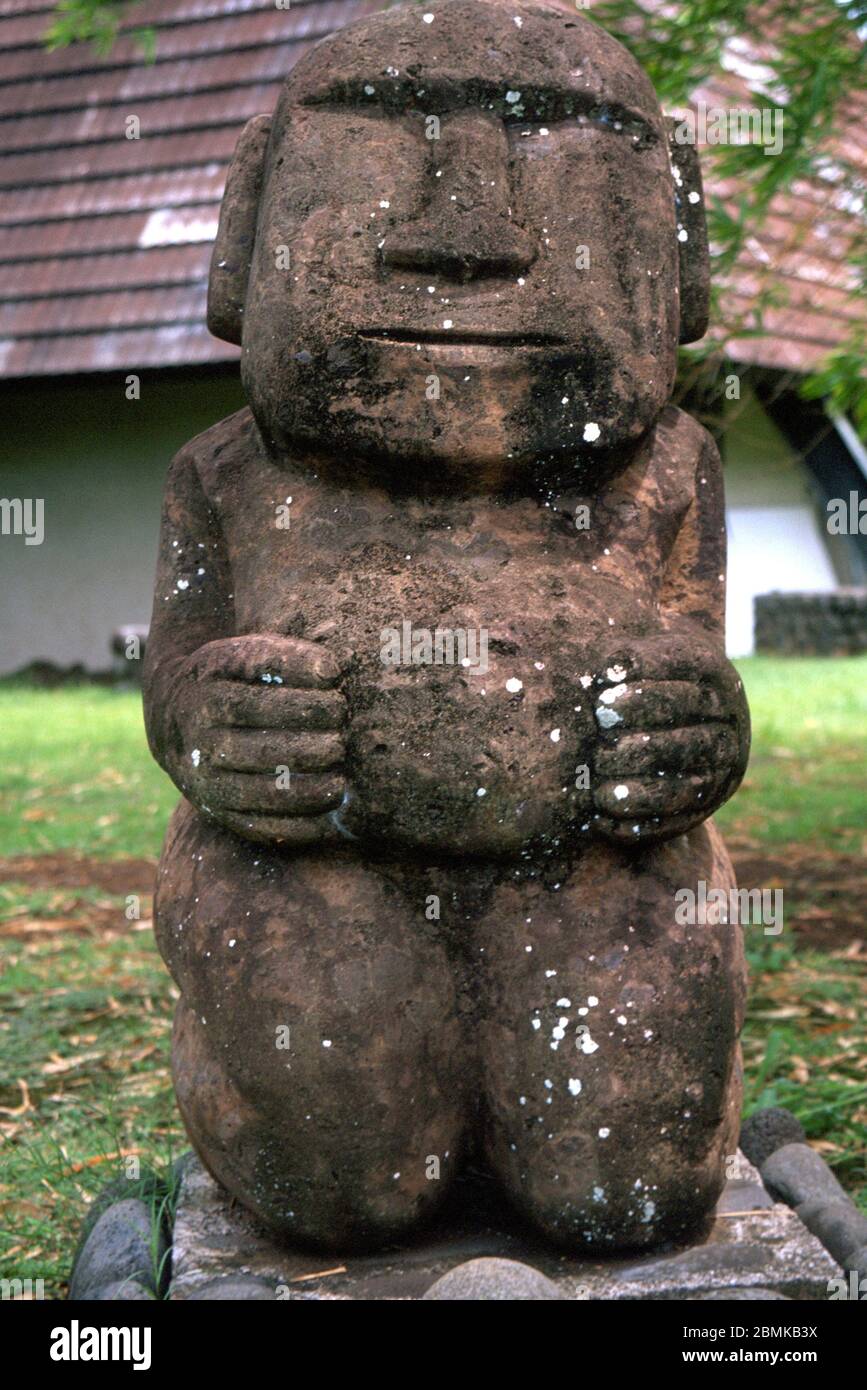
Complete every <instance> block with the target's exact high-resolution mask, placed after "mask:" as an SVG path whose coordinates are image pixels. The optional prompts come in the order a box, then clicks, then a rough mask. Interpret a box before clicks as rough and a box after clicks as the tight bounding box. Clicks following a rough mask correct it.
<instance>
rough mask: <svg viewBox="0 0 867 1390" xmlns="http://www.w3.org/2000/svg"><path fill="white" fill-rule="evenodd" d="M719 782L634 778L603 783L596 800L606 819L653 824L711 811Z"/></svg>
mask: <svg viewBox="0 0 867 1390" xmlns="http://www.w3.org/2000/svg"><path fill="white" fill-rule="evenodd" d="M715 789H716V779H715V778H714V777H713V776H707V777H695V776H692V777H689V776H687V777H677V776H675V777H667V776H666V777H654V778H641V777H635V778H631V779H630V780H629V781H624V782H603V783H602V784H601V785H600V786H598V787H597V788H596V791H595V795H594V800H595V802H596V806H597V808H598V809H599V811H601V812H602V813H603V814H604V815H608V816H611V817H613V818H614V820H632V821H635V820H638V821H641V820H649V819H651V818H652V817H653V816H674V815H678V814H680V813H682V812H686V811H695V810H700V809H701V808H702V803H703V802H704V804H705V807H708V808H709V807H710V805H711V801H712V796H713V792H714V791H715Z"/></svg>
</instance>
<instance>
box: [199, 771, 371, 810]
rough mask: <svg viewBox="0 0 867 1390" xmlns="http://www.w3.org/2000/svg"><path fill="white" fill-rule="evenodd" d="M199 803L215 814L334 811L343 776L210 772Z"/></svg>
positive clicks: (343, 783)
mask: <svg viewBox="0 0 867 1390" xmlns="http://www.w3.org/2000/svg"><path fill="white" fill-rule="evenodd" d="M204 780H205V785H204V787H203V789H202V793H201V795H200V796H199V797H198V798H197V799H198V801H199V803H200V804H202V805H204V806H206V807H209V808H210V809H211V810H213V811H215V812H217V813H218V814H219V813H220V812H222V811H242V812H243V811H250V812H254V813H256V814H259V815H276V816H306V815H320V814H324V813H325V812H326V811H333V810H336V809H337V807H338V806H339V805H340V803H341V801H342V800H343V794H344V791H345V789H346V783H345V781H344V779H343V777H340V776H334V775H329V774H328V773H311V772H298V773H292V772H290V773H288V774H286V773H282V772H281V773H278V772H276V770H275V771H274V772H271V773H267V774H266V773H259V772H228V771H227V772H223V771H216V770H211V771H209V773H208V775H207V778H206V779H204Z"/></svg>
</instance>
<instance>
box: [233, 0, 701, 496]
mask: <svg viewBox="0 0 867 1390" xmlns="http://www.w3.org/2000/svg"><path fill="white" fill-rule="evenodd" d="M431 16H432V17H431ZM677 251H678V244H677V230H676V224H675V208H674V189H673V184H672V177H671V170H670V167H669V155H668V143H667V139H666V132H665V129H664V126H663V122H662V119H661V116H660V113H659V108H658V104H657V101H656V97H655V95H654V93H653V90H652V88H651V86H650V83H649V82H648V80H647V78H646V77H645V76H644V74H643V73H642V72H641V70H640V69H639V68H638V67H637V66H636V64H635V63H634V62H633V60H632V59H631V58H630V57H629V55H628V54H627V53H626V52H625V50H624V49H623V48H621V47H620V45H618V44H617V43H616V42H615V41H614V40H613V39H611V38H610V37H609V36H608V35H606V34H605V33H604V32H603V31H601V30H600V29H598V28H597V27H596V26H595V25H593V24H591V23H590V22H589V21H588V20H585V19H583V18H582V17H581V16H579V15H570V14H567V13H565V12H563V11H561V10H553V9H545V8H540V7H536V6H529V5H523V4H511V5H505V4H491V3H484V2H483V0H444V3H438V2H437V0H431V5H430V9H428V10H426V9H424V7H423V6H421V5H415V4H414V5H412V6H411V7H409V8H402V9H398V10H391V11H388V12H386V13H384V14H382V15H377V16H375V17H374V18H372V19H370V20H368V21H365V22H364V23H362V24H360V25H355V26H353V27H352V28H351V29H348V30H345V31H343V32H341V33H339V34H337V35H335V36H333V37H331V38H330V39H328V40H327V41H326V42H324V43H322V44H320V45H318V46H317V47H316V48H315V49H314V50H313V51H312V52H311V53H310V54H308V55H307V56H306V57H305V58H304V59H302V60H301V62H299V64H298V66H297V67H296V68H295V69H294V71H293V73H292V75H291V76H290V78H289V79H288V81H287V84H286V87H285V88H284V92H283V95H282V97H281V100H280V103H279V106H278V109H277V112H276V114H275V117H274V121H273V125H272V130H271V137H270V142H269V146H268V153H267V158H266V163H265V170H264V178H263V186H262V193H261V199H260V207H259V218H258V225H257V230H256V241H255V247H254V250H253V257H252V263H251V270H250V279H249V287H248V290H247V296H246V303H245V310H244V319H243V323H244V328H243V362H242V370H243V378H244V383H245V386H246V389H247V392H248V396H249V398H250V402H251V405H252V407H253V410H254V413H255V415H256V418H257V421H258V423H259V425H260V428H261V429H262V431H263V433H264V434H265V436H266V438H268V439H269V440H271V441H272V442H273V443H274V444H275V445H276V446H277V447H278V448H280V449H291V448H293V447H294V448H298V447H302V448H306V449H312V450H313V451H314V452H315V453H316V454H318V455H320V456H322V457H326V456H329V455H330V456H338V457H342V458H356V459H360V458H366V459H369V460H376V463H377V467H383V468H388V467H392V468H395V469H397V470H399V469H400V468H401V467H402V466H403V465H404V464H405V463H406V462H407V461H412V462H413V464H414V471H415V472H416V474H418V472H423V473H424V472H426V473H427V474H428V475H429V476H430V478H431V480H432V481H434V480H436V479H437V478H438V477H447V476H449V475H452V476H454V475H461V476H462V477H463V478H464V479H465V480H466V479H467V477H468V476H469V477H471V478H477V479H478V480H479V481H481V480H482V479H483V478H484V477H485V476H488V477H489V478H491V479H496V478H498V477H501V476H502V474H503V468H504V466H505V467H506V468H507V470H508V471H514V472H517V473H518V474H519V475H523V476H525V477H526V476H527V473H528V471H532V469H533V468H534V467H535V468H540V467H541V465H542V464H543V463H544V462H545V461H546V460H550V459H551V457H552V456H560V457H561V458H562V459H563V460H564V462H565V461H567V460H568V459H571V458H576V457H577V458H578V459H579V460H580V461H581V463H582V464H583V465H584V466H585V467H586V466H589V467H591V468H592V467H598V468H599V469H600V470H602V471H607V468H608V467H610V466H611V459H612V458H616V456H617V454H618V453H620V454H621V455H622V453H623V450H624V445H625V444H627V443H628V442H629V441H633V440H636V439H638V438H639V437H640V436H641V435H642V434H643V433H644V432H645V431H646V430H647V429H648V428H649V427H650V425H651V424H652V423H653V422H654V420H655V419H656V417H657V416H658V414H659V412H660V410H661V409H662V407H663V405H664V404H665V402H666V400H667V399H668V397H669V395H670V393H671V388H672V384H673V378H674V370H675V355H676V345H677V339H678V254H677Z"/></svg>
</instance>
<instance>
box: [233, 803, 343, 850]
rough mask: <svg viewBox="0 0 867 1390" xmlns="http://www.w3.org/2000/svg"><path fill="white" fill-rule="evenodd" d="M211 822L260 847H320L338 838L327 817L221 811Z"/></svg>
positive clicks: (337, 831)
mask: <svg viewBox="0 0 867 1390" xmlns="http://www.w3.org/2000/svg"><path fill="white" fill-rule="evenodd" d="M213 819H215V820H217V821H219V823H220V825H223V826H225V828H226V829H227V830H234V832H235V834H236V835H242V836H243V837H244V839H245V840H253V841H254V842H256V843H258V844H264V845H275V844H276V845H287V846H294V845H320V844H333V843H336V842H337V841H339V840H341V839H342V836H341V834H340V831H339V830H338V829H337V826H336V825H335V824H334V821H333V820H332V819H331V816H330V815H323V816H260V815H256V814H255V813H251V812H249V811H248V812H246V813H244V812H236V811H224V812H221V813H220V814H219V815H215V816H213Z"/></svg>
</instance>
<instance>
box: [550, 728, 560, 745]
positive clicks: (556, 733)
mask: <svg viewBox="0 0 867 1390" xmlns="http://www.w3.org/2000/svg"><path fill="white" fill-rule="evenodd" d="M549 738H550V740H551V742H552V743H559V742H560V730H559V729H552V730H551V733H550V734H549Z"/></svg>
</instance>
